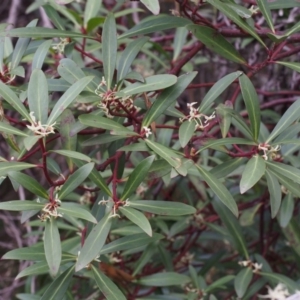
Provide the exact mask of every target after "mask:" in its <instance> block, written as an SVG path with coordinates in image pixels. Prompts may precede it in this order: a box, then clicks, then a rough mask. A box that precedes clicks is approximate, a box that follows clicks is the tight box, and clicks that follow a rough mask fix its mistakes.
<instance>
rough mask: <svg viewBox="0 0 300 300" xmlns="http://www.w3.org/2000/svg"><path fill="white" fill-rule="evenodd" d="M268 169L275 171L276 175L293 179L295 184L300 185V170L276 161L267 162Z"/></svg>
mask: <svg viewBox="0 0 300 300" xmlns="http://www.w3.org/2000/svg"><path fill="white" fill-rule="evenodd" d="M266 164H267V166H268V168H270V169H271V170H274V171H275V172H276V173H280V174H281V175H283V176H285V177H287V178H289V179H291V180H292V181H294V182H297V183H300V170H299V169H297V168H295V167H292V166H289V165H286V164H283V163H279V162H275V161H266Z"/></svg>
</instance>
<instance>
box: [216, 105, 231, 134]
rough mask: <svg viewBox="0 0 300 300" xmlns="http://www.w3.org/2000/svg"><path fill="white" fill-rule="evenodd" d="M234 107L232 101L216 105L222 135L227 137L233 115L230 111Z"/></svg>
mask: <svg viewBox="0 0 300 300" xmlns="http://www.w3.org/2000/svg"><path fill="white" fill-rule="evenodd" d="M232 109H233V105H232V103H231V102H230V101H225V105H224V104H223V103H220V104H219V105H218V106H217V107H216V113H217V117H218V120H219V124H220V129H221V133H222V137H223V138H226V136H227V133H228V131H229V129H230V125H231V119H232V116H231V114H230V111H231V110H232Z"/></svg>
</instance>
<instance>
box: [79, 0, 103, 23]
mask: <svg viewBox="0 0 300 300" xmlns="http://www.w3.org/2000/svg"><path fill="white" fill-rule="evenodd" d="M101 5H102V0H87V1H86V5H85V10H84V17H83V23H84V26H85V27H86V26H87V23H88V21H89V20H90V19H92V18H94V17H96V16H97V15H98V12H99V10H100V7H101Z"/></svg>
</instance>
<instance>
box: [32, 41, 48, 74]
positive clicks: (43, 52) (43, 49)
mask: <svg viewBox="0 0 300 300" xmlns="http://www.w3.org/2000/svg"><path fill="white" fill-rule="evenodd" d="M51 45H52V40H49V41H45V42H44V43H42V44H41V45H40V46H39V47H38V48H37V50H36V52H35V53H34V56H33V59H32V66H31V67H32V70H34V69H42V66H43V63H44V60H45V57H46V56H47V54H48V51H49V48H50V47H51Z"/></svg>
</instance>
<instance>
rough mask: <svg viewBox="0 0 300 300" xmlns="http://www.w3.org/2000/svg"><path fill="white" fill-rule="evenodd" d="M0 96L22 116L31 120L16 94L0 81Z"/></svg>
mask: <svg viewBox="0 0 300 300" xmlns="http://www.w3.org/2000/svg"><path fill="white" fill-rule="evenodd" d="M0 96H1V97H2V98H3V99H4V100H6V101H7V102H8V103H9V104H10V105H11V106H12V107H13V108H14V109H15V110H16V111H17V112H18V113H19V114H20V115H21V116H23V117H24V118H25V119H27V120H28V121H31V118H30V116H29V114H28V112H27V109H26V108H25V106H24V105H23V103H22V102H21V100H20V99H19V98H18V97H17V95H16V94H15V93H14V92H13V91H12V90H11V89H10V88H9V87H8V85H6V84H4V83H3V82H2V81H0Z"/></svg>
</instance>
